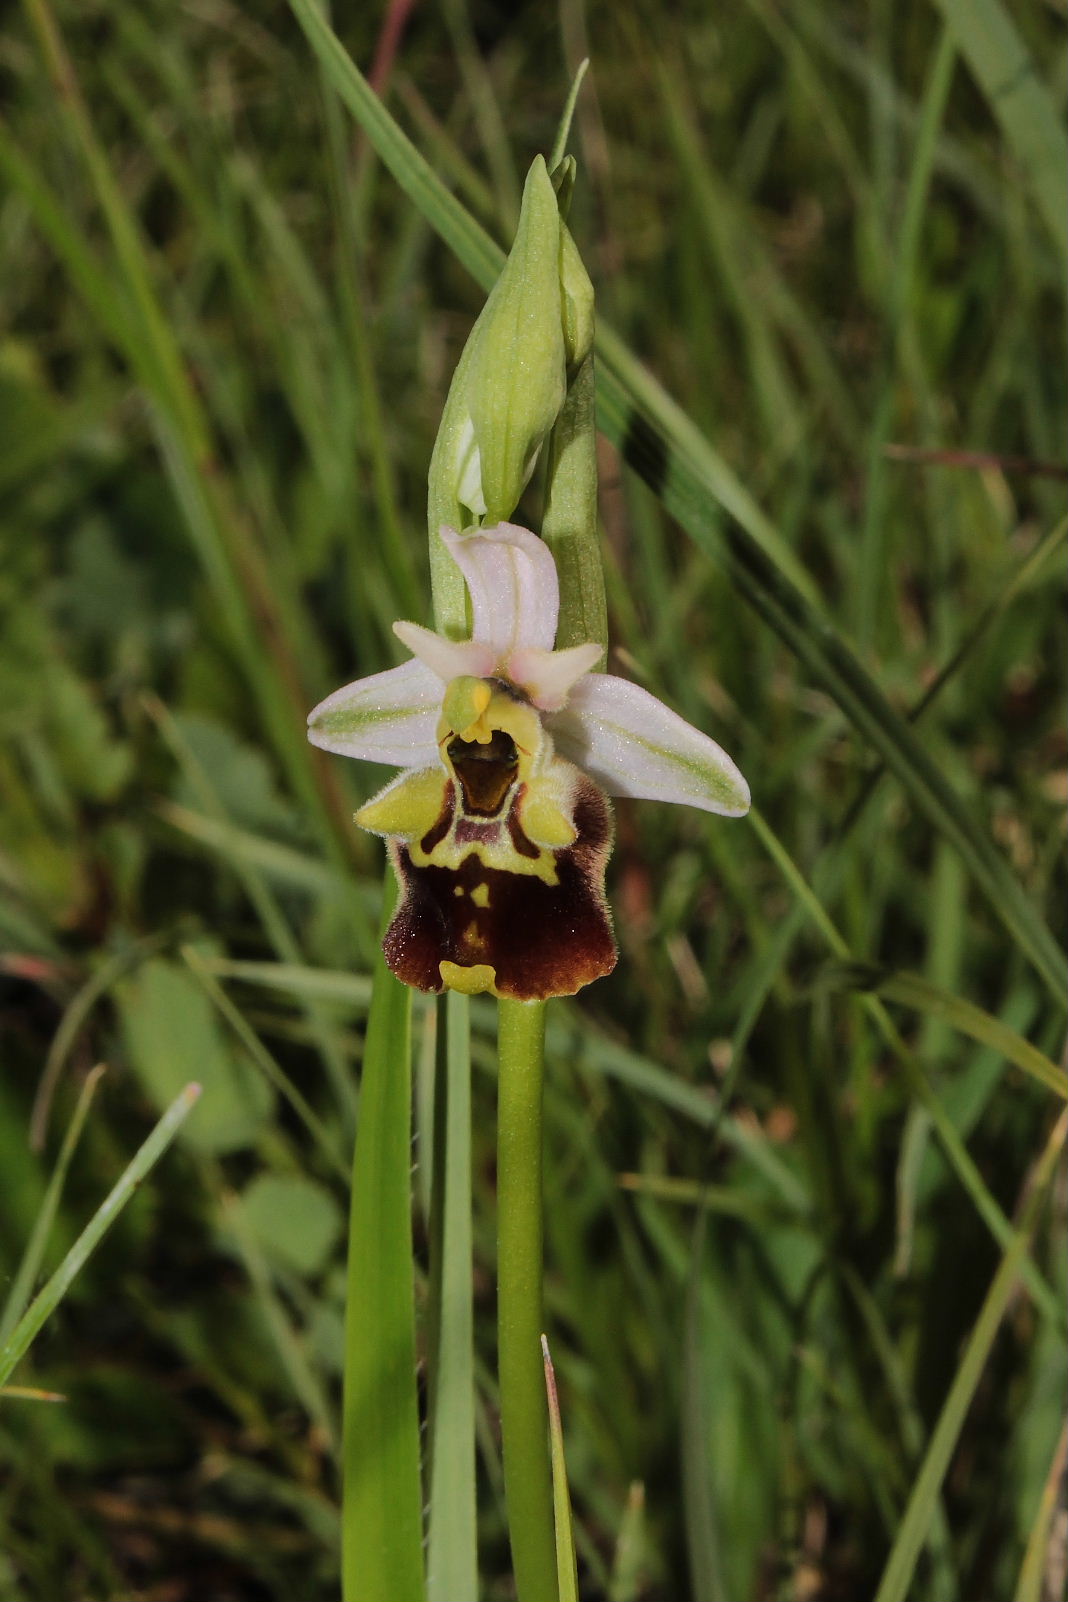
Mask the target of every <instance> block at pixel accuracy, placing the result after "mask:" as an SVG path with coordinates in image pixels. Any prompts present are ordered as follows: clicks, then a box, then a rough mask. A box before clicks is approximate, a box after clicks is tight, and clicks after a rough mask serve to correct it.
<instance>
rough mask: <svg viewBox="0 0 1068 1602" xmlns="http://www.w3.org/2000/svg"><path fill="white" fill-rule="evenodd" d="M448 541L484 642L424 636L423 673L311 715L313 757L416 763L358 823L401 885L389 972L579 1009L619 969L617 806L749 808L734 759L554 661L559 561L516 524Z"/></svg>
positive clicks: (418, 652)
mask: <svg viewBox="0 0 1068 1602" xmlns="http://www.w3.org/2000/svg"><path fill="white" fill-rule="evenodd" d="M441 538H442V540H443V541H444V543H445V545H446V547H447V549H448V550H449V552H450V553H451V555H452V557H453V560H454V561H455V562H456V563H457V565H458V566H459V568H460V570H461V572H462V573H463V577H464V579H465V581H466V584H467V588H468V591H469V592H470V597H471V609H472V616H473V621H474V627H473V633H472V637H471V639H469V640H448V639H445V638H444V637H443V636H441V635H439V634H434V633H433V632H432V631H431V630H429V629H425V628H421V627H420V626H419V625H418V624H416V623H396V624H394V632H395V633H396V634H397V636H398V638H399V639H400V640H402V641H403V643H404V644H405V645H406V646H407V647H408V649H409V650H410V651H411V652H412V660H411V661H410V662H405V663H404V664H403V665H402V666H401V667H397V668H390V669H389V670H388V671H386V672H385V673H376V674H373V675H372V676H371V677H369V678H365V679H358V680H357V681H356V682H355V683H354V684H349V685H346V686H345V687H344V689H341V690H336V691H335V692H334V694H333V695H331V696H328V697H327V699H326V700H325V701H323V702H321V703H320V705H319V706H317V707H316V708H315V710H314V712H312V714H311V716H310V717H309V719H308V736H309V739H311V740H312V741H313V743H314V744H316V745H319V746H322V747H323V748H324V749H325V750H327V751H336V752H339V753H340V754H341V755H343V756H352V757H358V758H361V759H362V760H364V761H368V762H384V763H389V764H391V765H396V766H398V767H401V768H403V769H404V770H405V771H404V772H402V773H401V774H400V775H399V776H398V777H397V778H395V779H394V780H393V781H392V782H391V783H390V784H388V785H387V786H386V787H385V789H384V790H382V791H380V793H379V794H378V795H377V796H375V797H374V798H373V799H372V800H371V801H369V802H368V803H367V805H366V806H365V807H363V808H361V810H360V811H359V812H358V813H357V814H356V822H357V823H359V824H360V825H361V827H363V828H365V829H370V830H371V831H372V832H374V833H376V834H381V835H384V836H385V838H386V839H387V841H388V842H389V849H390V856H391V859H392V862H393V866H394V869H395V870H396V873H397V878H398V881H399V883H400V888H401V900H400V905H399V907H398V909H397V912H396V914H395V916H394V918H393V922H392V923H391V924H390V927H389V930H388V931H387V934H386V938H385V942H384V950H385V954H386V960H387V961H388V963H389V966H390V967H391V968H392V970H393V972H394V973H395V974H396V975H397V976H398V978H400V979H403V980H404V981H405V982H406V983H407V984H411V985H415V986H417V987H418V988H419V989H420V990H435V991H439V990H441V989H443V988H445V987H448V988H450V989H454V990H460V991H464V992H466V993H468V994H474V993H477V992H479V991H489V992H491V993H492V994H493V995H497V996H507V997H511V998H513V999H515V1000H519V1001H535V1000H544V999H545V998H546V997H548V996H559V995H573V994H574V992H575V991H576V990H579V989H581V987H582V986H583V985H585V984H589V983H590V981H591V980H593V979H597V978H599V977H600V976H601V975H602V974H606V973H609V972H610V971H611V969H612V968H613V967H614V966H615V960H616V950H615V942H614V940H613V938H612V928H611V921H610V918H609V913H608V908H607V904H606V901H605V893H604V876H605V867H606V865H607V861H608V856H609V853H610V850H611V842H612V818H611V810H610V808H609V805H608V802H607V800H606V796H607V795H625V796H637V797H646V798H650V799H659V800H663V801H676V802H681V803H685V804H687V805H690V806H696V807H700V808H702V809H704V810H705V811H708V812H718V813H722V814H724V815H725V816H727V817H740V816H741V815H742V814H744V813H745V812H746V811H748V808H749V789H748V786H747V785H746V782H745V780H744V779H743V778H742V775H741V774H740V773H739V772H738V769H737V768H736V767H735V765H734V763H733V762H732V761H731V759H730V757H729V756H727V754H726V752H725V751H722V750H721V749H720V747H719V746H718V745H716V744H715V742H714V741H713V740H710V739H709V738H708V736H707V735H704V734H701V733H700V732H699V731H698V730H697V729H695V728H692V727H691V725H690V724H688V723H685V722H684V721H683V719H682V718H680V717H678V716H677V715H676V714H675V713H674V712H671V711H670V710H669V709H668V708H667V707H666V706H664V705H663V703H662V702H660V701H658V700H656V698H655V697H654V696H652V695H650V694H649V693H648V692H647V691H645V690H642V689H640V688H639V687H638V686H637V685H636V684H630V683H628V682H627V680H625V679H619V678H614V677H613V676H611V675H610V674H604V673H594V672H593V671H592V670H593V669H594V667H595V666H596V664H597V662H598V661H599V659H600V657H601V655H602V650H601V647H600V646H599V645H596V644H588V645H576V646H572V647H571V648H570V649H568V650H563V651H556V650H554V649H553V645H554V642H555V638H556V625H557V617H558V613H559V590H558V585H557V576H556V567H555V564H554V562H553V559H552V556H551V554H550V552H549V549H548V547H547V546H546V545H545V544H544V543H543V541H541V540H540V539H539V538H538V537H537V535H535V534H532V533H530V531H529V530H527V529H524V528H519V527H517V526H516V525H514V524H511V523H499V524H497V525H496V526H494V527H489V528H481V529H476V530H473V531H472V532H469V533H466V534H457V533H455V532H454V531H453V530H452V529H447V528H443V529H442V530H441Z"/></svg>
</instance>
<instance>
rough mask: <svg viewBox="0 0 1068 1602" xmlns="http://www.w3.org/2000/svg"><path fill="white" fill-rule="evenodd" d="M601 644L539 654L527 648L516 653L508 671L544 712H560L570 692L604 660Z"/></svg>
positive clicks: (513, 681)
mask: <svg viewBox="0 0 1068 1602" xmlns="http://www.w3.org/2000/svg"><path fill="white" fill-rule="evenodd" d="M603 655H604V651H603V650H602V648H601V647H600V646H599V645H592V644H591V645H572V646H569V647H568V649H567V650H566V651H536V650H534V648H533V647H532V646H529V645H528V646H524V647H523V648H522V649H521V650H519V651H513V652H512V654H511V656H510V657H509V658H508V661H507V663H506V665H505V666H506V672H507V675H508V677H509V679H510V680H511V681H512V683H513V684H518V686H519V688H520V689H521V690H525V691H526V692H527V694H528V695H529V696H530V699H531V700H532V701H533V702H534V705H535V706H536V707H539V708H540V709H541V711H542V712H558V711H559V710H560V708H561V707H562V706H564V705H565V704H566V702H567V697H568V692H569V691H570V689H571V686H572V685H573V684H576V683H577V682H578V680H579V679H581V678H582V676H583V674H584V673H588V672H589V671H590V669H591V668H592V667H593V666H594V665H595V664H596V663H597V662H599V661H600V660H601V657H602V656H603Z"/></svg>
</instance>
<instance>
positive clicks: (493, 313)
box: [467, 156, 566, 524]
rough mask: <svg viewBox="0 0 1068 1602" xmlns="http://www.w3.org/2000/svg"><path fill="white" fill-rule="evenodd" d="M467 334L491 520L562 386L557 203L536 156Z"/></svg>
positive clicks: (504, 504) (508, 497)
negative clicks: (507, 241)
mask: <svg viewBox="0 0 1068 1602" xmlns="http://www.w3.org/2000/svg"><path fill="white" fill-rule="evenodd" d="M471 338H472V343H473V344H474V347H475V349H474V355H473V359H472V363H471V369H470V373H469V375H468V386H467V387H468V411H469V415H470V417H471V421H472V423H473V425H474V437H475V442H476V443H477V446H478V452H479V460H480V465H481V474H482V498H483V501H484V506H485V520H486V522H487V523H491V524H492V523H498V522H501V521H503V520H507V519H508V518H510V517H511V515H512V513H513V512H514V511H515V508H516V506H517V505H518V503H519V497H520V496H521V495H522V493H523V489H524V487H525V485H526V483H527V480H528V479H529V477H530V475H531V473H532V471H533V469H534V463H535V461H536V460H537V456H538V452H539V451H540V449H541V447H542V444H543V443H544V441H545V437H546V435H547V434H548V432H549V430H550V429H551V428H552V426H553V424H554V422H555V421H556V418H557V414H558V413H559V411H560V407H561V406H562V405H563V401H564V393H565V388H566V378H565V348H564V330H563V314H562V307H561V282H560V210H559V206H558V205H557V200H556V193H555V191H554V189H553V186H552V183H551V182H550V179H549V174H548V171H547V170H546V166H545V161H544V158H543V157H541V156H537V157H535V159H534V161H533V163H532V164H531V168H530V171H529V173H528V174H527V181H526V185H525V186H524V189H523V208H522V211H521V213H520V217H519V227H518V229H517V231H516V236H515V243H514V244H513V246H512V249H511V251H510V253H509V256H508V260H507V262H506V263H505V265H504V270H503V272H502V273H501V276H500V278H499V279H498V280H497V282H496V284H495V285H494V287H493V290H492V292H491V294H490V297H489V300H488V301H487V302H486V305H485V309H484V310H483V312H482V315H481V317H480V318H479V320H478V322H477V323H476V325H475V329H474V332H473V333H472V336H471Z"/></svg>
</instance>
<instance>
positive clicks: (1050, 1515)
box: [1013, 1423, 1068, 1602]
mask: <svg viewBox="0 0 1068 1602" xmlns="http://www.w3.org/2000/svg"><path fill="white" fill-rule="evenodd" d="M1066 1461H1068V1423H1066V1424H1065V1426H1064V1428H1063V1429H1062V1430H1061V1434H1060V1439H1059V1440H1058V1442H1057V1445H1056V1448H1055V1449H1054V1453H1053V1461H1052V1463H1051V1464H1050V1466H1049V1474H1048V1475H1047V1477H1046V1484H1045V1487H1044V1489H1043V1492H1042V1500H1041V1502H1040V1503H1039V1508H1038V1512H1037V1514H1036V1515H1035V1522H1034V1524H1033V1525H1032V1527H1031V1534H1030V1536H1029V1537H1028V1541H1027V1551H1026V1552H1025V1553H1024V1560H1023V1563H1022V1565H1021V1567H1020V1574H1019V1578H1018V1579H1017V1581H1016V1591H1015V1594H1014V1596H1013V1602H1042V1596H1043V1591H1044V1582H1045V1578H1046V1568H1047V1563H1048V1559H1049V1555H1050V1550H1051V1543H1050V1532H1051V1530H1052V1527H1053V1519H1054V1515H1055V1514H1056V1512H1057V1506H1058V1503H1059V1501H1060V1497H1061V1487H1062V1485H1063V1484H1064V1468H1065V1463H1066ZM1054 1539H1056V1537H1054ZM1047 1594H1048V1593H1047Z"/></svg>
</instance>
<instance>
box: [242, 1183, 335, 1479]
mask: <svg viewBox="0 0 1068 1602" xmlns="http://www.w3.org/2000/svg"><path fill="white" fill-rule="evenodd" d="M222 1217H223V1221H224V1223H225V1225H226V1227H227V1228H228V1229H229V1230H231V1232H232V1233H233V1237H234V1240H235V1241H236V1242H237V1248H238V1250H239V1252H240V1253H241V1257H242V1259H243V1261H244V1264H245V1268H246V1270H247V1272H248V1277H249V1282H250V1283H251V1285H252V1289H253V1292H254V1294H255V1297H256V1300H257V1302H258V1303H259V1307H260V1311H261V1313H262V1315H263V1321H264V1324H265V1325H266V1327H267V1332H268V1334H269V1335H270V1338H271V1340H272V1341H273V1343H274V1347H275V1350H276V1352H277V1353H278V1358H279V1361H280V1363H281V1365H282V1367H283V1369H284V1370H285V1372H286V1375H287V1377H288V1379H289V1382H290V1384H291V1385H292V1387H293V1394H294V1395H295V1396H296V1398H297V1400H298V1401H299V1403H300V1405H301V1407H302V1408H303V1409H304V1411H305V1412H306V1413H307V1415H308V1417H309V1419H310V1420H311V1421H312V1423H313V1424H314V1425H315V1426H316V1429H317V1430H318V1432H319V1434H320V1436H321V1437H322V1440H323V1442H324V1444H325V1446H326V1450H327V1451H328V1452H329V1453H330V1454H331V1455H334V1454H335V1453H336V1451H337V1429H336V1424H335V1418H334V1414H333V1410H332V1408H331V1405H330V1401H329V1398H328V1397H327V1395H326V1392H325V1390H324V1388H323V1386H322V1384H321V1382H320V1380H319V1378H318V1376H317V1375H316V1373H315V1371H314V1370H313V1368H312V1366H311V1363H310V1362H309V1360H308V1353H307V1350H306V1348H305V1344H304V1342H303V1341H302V1340H301V1338H300V1336H299V1334H298V1333H297V1331H296V1330H295V1329H294V1328H293V1325H292V1322H291V1321H290V1317H289V1314H288V1313H287V1312H286V1310H285V1308H284V1307H283V1306H282V1301H281V1298H280V1297H279V1295H278V1293H277V1291H276V1290H275V1288H274V1285H273V1284H272V1282H271V1270H270V1268H269V1266H268V1264H267V1260H266V1258H265V1257H264V1254H263V1252H262V1251H261V1250H260V1247H259V1244H258V1242H257V1241H256V1239H255V1236H254V1234H253V1232H252V1230H251V1229H249V1227H248V1224H247V1222H246V1220H245V1218H244V1216H243V1215H242V1211H241V1200H240V1198H239V1197H238V1196H235V1195H234V1194H233V1193H232V1192H228V1193H226V1194H224V1195H223V1198H222Z"/></svg>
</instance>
